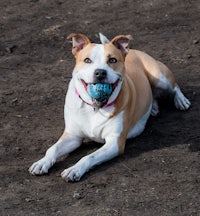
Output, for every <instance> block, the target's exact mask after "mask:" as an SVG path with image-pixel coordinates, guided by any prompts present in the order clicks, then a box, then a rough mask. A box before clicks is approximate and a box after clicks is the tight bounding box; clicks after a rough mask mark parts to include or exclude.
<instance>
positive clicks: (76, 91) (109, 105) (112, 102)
mask: <svg viewBox="0 0 200 216" xmlns="http://www.w3.org/2000/svg"><path fill="white" fill-rule="evenodd" d="M75 93H76V94H77V95H78V97H79V98H80V99H81V100H82V101H83V102H84V103H86V104H87V105H89V106H91V107H94V105H93V104H90V103H88V102H86V101H84V100H83V98H82V97H81V95H80V94H79V92H78V90H77V88H75ZM115 102H116V99H115V100H114V101H111V102H110V103H108V104H105V105H104V106H103V107H104V108H106V107H111V106H112V105H114V104H115Z"/></svg>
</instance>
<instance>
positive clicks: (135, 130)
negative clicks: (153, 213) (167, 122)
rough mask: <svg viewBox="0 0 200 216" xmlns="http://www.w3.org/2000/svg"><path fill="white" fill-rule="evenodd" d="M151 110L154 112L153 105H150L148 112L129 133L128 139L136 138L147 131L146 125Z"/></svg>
mask: <svg viewBox="0 0 200 216" xmlns="http://www.w3.org/2000/svg"><path fill="white" fill-rule="evenodd" d="M151 110H152V105H150V107H149V109H148V111H147V112H146V114H145V115H144V116H143V117H142V118H141V119H140V120H139V121H138V122H137V123H136V124H135V126H134V127H133V128H132V129H131V130H130V131H129V133H128V136H127V138H128V139H129V138H134V137H136V136H138V135H140V134H141V133H142V132H143V131H144V129H145V125H146V123H147V120H148V118H149V116H150V114H151Z"/></svg>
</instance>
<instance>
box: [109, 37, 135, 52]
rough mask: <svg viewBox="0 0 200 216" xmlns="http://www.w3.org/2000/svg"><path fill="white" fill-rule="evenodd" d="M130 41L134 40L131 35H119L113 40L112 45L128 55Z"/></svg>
mask: <svg viewBox="0 0 200 216" xmlns="http://www.w3.org/2000/svg"><path fill="white" fill-rule="evenodd" d="M130 40H133V38H132V36H131V35H118V36H116V37H114V38H113V39H112V40H111V43H112V44H114V45H115V46H116V47H117V48H118V49H120V50H121V51H122V53H123V54H125V55H126V54H127V53H128V51H129V42H130Z"/></svg>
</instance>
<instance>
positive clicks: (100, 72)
mask: <svg viewBox="0 0 200 216" xmlns="http://www.w3.org/2000/svg"><path fill="white" fill-rule="evenodd" d="M94 76H95V78H96V79H97V80H98V81H101V80H103V79H105V78H106V76H107V71H106V70H104V69H96V70H95V72H94Z"/></svg>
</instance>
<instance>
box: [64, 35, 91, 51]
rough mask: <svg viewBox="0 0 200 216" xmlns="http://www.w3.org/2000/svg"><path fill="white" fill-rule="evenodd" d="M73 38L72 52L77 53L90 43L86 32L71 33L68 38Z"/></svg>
mask: <svg viewBox="0 0 200 216" xmlns="http://www.w3.org/2000/svg"><path fill="white" fill-rule="evenodd" d="M71 38H72V53H73V55H76V54H77V53H78V52H79V51H80V50H82V49H83V48H84V47H85V46H86V45H88V44H89V43H90V40H89V38H88V37H87V36H85V35H84V34H74V33H72V34H70V35H69V36H68V37H67V39H71Z"/></svg>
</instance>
